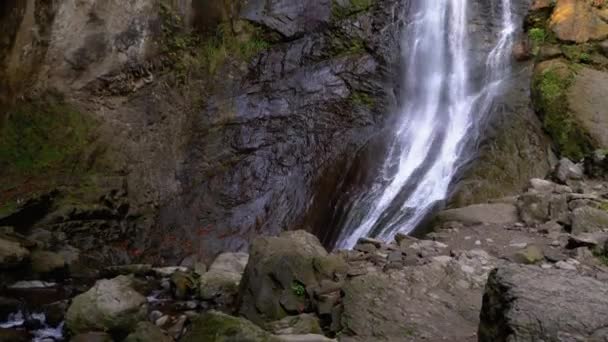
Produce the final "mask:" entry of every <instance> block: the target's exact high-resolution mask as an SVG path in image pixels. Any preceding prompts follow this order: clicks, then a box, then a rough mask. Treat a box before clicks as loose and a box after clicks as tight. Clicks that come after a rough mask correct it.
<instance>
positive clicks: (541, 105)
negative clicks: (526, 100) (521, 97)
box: [532, 58, 605, 160]
mask: <svg viewBox="0 0 608 342" xmlns="http://www.w3.org/2000/svg"><path fill="white" fill-rule="evenodd" d="M585 69H587V68H585V67H581V69H580V70H579V69H578V68H577V69H576V70H577V71H576V72H574V70H573V68H572V66H571V64H570V63H569V62H568V61H567V60H565V59H561V58H559V59H552V60H548V61H544V62H541V63H538V64H537V65H536V67H535V68H534V76H533V82H532V99H533V105H534V108H535V109H536V112H537V113H538V115H539V116H540V118H541V120H542V124H543V128H544V129H545V131H546V132H547V133H548V134H549V136H550V137H551V138H552V140H553V142H554V143H555V145H556V146H557V148H558V152H559V154H560V155H561V156H562V157H567V158H569V159H571V160H580V159H582V158H583V157H584V156H585V155H586V154H588V153H589V152H591V151H592V150H593V149H594V145H596V144H597V142H596V141H594V140H595V139H594V138H593V137H591V136H590V134H589V132H588V127H587V125H586V124H585V123H584V120H582V119H581V118H579V116H581V115H580V114H579V113H578V111H579V110H580V108H578V109H577V110H574V107H577V106H579V107H588V106H589V105H592V106H595V107H598V106H599V107H600V108H595V109H596V110H597V109H599V110H600V112H601V105H598V103H601V102H602V101H604V99H605V96H603V95H600V94H599V93H601V90H599V89H597V87H599V88H600V89H601V83H598V84H589V82H587V81H581V82H579V80H580V79H581V77H582V79H583V80H585V79H587V80H588V79H589V75H590V74H593V75H595V74H596V73H595V72H584V73H582V74H581V71H582V70H585ZM585 75H586V76H585ZM577 84H578V85H577ZM574 85H576V87H575V86H574ZM592 87H596V89H592ZM575 88H576V89H575ZM583 88H588V89H586V91H587V92H586V93H585V92H582V93H581V90H582V89H583ZM586 102H589V103H586ZM589 115H592V114H587V116H589ZM582 116H585V115H582ZM588 123H590V124H593V123H592V122H588ZM600 126H601V125H600ZM596 129H597V128H596Z"/></svg>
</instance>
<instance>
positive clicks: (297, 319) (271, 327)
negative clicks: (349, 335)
mask: <svg viewBox="0 0 608 342" xmlns="http://www.w3.org/2000/svg"><path fill="white" fill-rule="evenodd" d="M266 330H268V331H271V332H272V333H273V334H277V335H301V334H322V333H323V330H321V325H320V323H319V318H317V317H316V316H314V315H310V314H301V315H297V316H288V317H285V318H283V319H281V320H279V321H275V322H270V323H268V324H267V325H266Z"/></svg>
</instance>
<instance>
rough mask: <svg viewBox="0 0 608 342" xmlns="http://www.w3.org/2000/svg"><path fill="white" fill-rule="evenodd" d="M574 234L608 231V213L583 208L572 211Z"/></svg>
mask: <svg viewBox="0 0 608 342" xmlns="http://www.w3.org/2000/svg"><path fill="white" fill-rule="evenodd" d="M571 216H572V234H575V235H578V234H581V233H592V232H598V231H602V230H603V229H608V212H606V211H604V210H602V209H597V208H592V207H581V208H577V209H574V211H572V215H571Z"/></svg>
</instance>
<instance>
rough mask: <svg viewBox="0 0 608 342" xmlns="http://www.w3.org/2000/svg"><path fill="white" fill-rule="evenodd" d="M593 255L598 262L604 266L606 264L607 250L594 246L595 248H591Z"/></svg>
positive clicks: (607, 263) (607, 260) (607, 258)
mask: <svg viewBox="0 0 608 342" xmlns="http://www.w3.org/2000/svg"><path fill="white" fill-rule="evenodd" d="M592 252H593V255H594V256H595V257H596V258H597V259H598V261H599V262H600V263H602V264H603V265H604V266H608V251H607V250H605V249H603V248H601V247H596V248H595V249H593V251H592Z"/></svg>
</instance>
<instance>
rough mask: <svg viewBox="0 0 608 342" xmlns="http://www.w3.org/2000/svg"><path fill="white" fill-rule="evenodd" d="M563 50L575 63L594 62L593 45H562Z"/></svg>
mask: <svg viewBox="0 0 608 342" xmlns="http://www.w3.org/2000/svg"><path fill="white" fill-rule="evenodd" d="M562 52H563V53H564V55H565V56H566V57H567V58H568V59H569V60H571V61H572V62H574V63H584V64H589V63H591V62H592V58H591V53H592V52H593V47H592V46H591V45H588V44H582V45H562Z"/></svg>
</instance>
